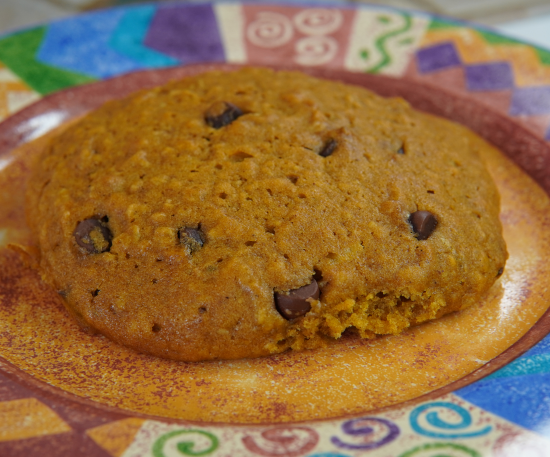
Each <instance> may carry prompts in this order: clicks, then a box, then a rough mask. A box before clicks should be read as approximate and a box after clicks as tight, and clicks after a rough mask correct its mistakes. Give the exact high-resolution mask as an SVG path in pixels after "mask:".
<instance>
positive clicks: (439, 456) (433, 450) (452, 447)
mask: <svg viewBox="0 0 550 457" xmlns="http://www.w3.org/2000/svg"><path fill="white" fill-rule="evenodd" d="M399 457H482V455H481V454H480V453H479V452H478V451H476V450H475V449H471V448H469V447H467V446H464V445H462V444H455V443H426V444H422V445H421V446H417V447H415V448H412V449H409V450H408V451H406V452H404V453H403V454H401V455H399Z"/></svg>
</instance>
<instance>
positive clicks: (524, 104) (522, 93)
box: [510, 86, 550, 116]
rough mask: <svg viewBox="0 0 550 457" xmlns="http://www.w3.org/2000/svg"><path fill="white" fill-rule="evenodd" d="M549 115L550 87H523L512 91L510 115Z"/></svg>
mask: <svg viewBox="0 0 550 457" xmlns="http://www.w3.org/2000/svg"><path fill="white" fill-rule="evenodd" d="M541 114H550V86H541V87H524V88H521V89H516V90H514V92H513V94H512V103H511V104H510V115H512V116H522V115H524V116H537V115H541Z"/></svg>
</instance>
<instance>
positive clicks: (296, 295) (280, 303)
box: [275, 279, 319, 319]
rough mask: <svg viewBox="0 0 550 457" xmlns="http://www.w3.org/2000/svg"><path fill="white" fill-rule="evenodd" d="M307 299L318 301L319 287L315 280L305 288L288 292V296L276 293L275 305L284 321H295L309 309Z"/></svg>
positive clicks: (309, 305)
mask: <svg viewBox="0 0 550 457" xmlns="http://www.w3.org/2000/svg"><path fill="white" fill-rule="evenodd" d="M309 298H314V299H315V300H318V299H319V285H318V284H317V281H315V279H313V280H312V281H311V284H308V285H307V286H303V287H300V288H298V289H293V290H290V291H289V292H288V294H280V293H277V292H276V293H275V305H276V306H277V311H279V313H281V316H283V317H284V318H285V319H295V318H297V317H300V316H303V315H304V314H306V313H308V312H309V310H310V309H311V304H310V303H309V302H308V301H307V300H308V299H309Z"/></svg>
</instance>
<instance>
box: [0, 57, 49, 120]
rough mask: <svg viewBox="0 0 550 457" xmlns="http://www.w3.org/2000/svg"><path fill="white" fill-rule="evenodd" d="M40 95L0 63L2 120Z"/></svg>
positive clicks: (0, 113) (0, 115)
mask: <svg viewBox="0 0 550 457" xmlns="http://www.w3.org/2000/svg"><path fill="white" fill-rule="evenodd" d="M39 98H40V96H39V95H38V94H37V93H36V92H34V91H33V90H32V89H30V88H29V86H27V85H26V84H25V83H24V82H23V81H21V80H20V79H19V78H18V77H17V76H16V75H14V74H13V73H12V72H11V71H10V70H9V69H8V68H6V67H5V66H4V65H2V63H0V121H2V119H4V118H6V117H8V116H9V115H10V114H13V113H14V112H16V111H18V110H19V109H21V108H23V107H24V106H26V105H28V104H29V103H31V102H33V101H35V100H38V99H39Z"/></svg>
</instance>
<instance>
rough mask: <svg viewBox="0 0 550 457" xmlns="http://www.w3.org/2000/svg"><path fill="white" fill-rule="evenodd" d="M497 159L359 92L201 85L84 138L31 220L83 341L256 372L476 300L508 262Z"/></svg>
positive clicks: (253, 83)
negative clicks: (342, 339) (92, 337)
mask: <svg viewBox="0 0 550 457" xmlns="http://www.w3.org/2000/svg"><path fill="white" fill-rule="evenodd" d="M487 147H489V146H488V145H487V144H486V143H484V142H483V141H482V140H480V139H479V138H478V137H476V136H475V135H474V134H472V133H471V132H469V131H468V130H467V129H465V128H463V127H460V126H458V125H456V124H453V123H451V122H448V121H445V120H442V119H439V118H436V117H433V116H430V115H427V114H423V113H420V112H417V111H414V110H412V109H411V108H410V107H409V106H408V105H407V103H406V102H404V101H402V100H399V99H384V98H381V97H378V96H376V95H374V94H372V93H370V92H368V91H366V90H364V89H361V88H358V87H353V86H346V85H343V84H339V83H336V82H331V81H324V80H319V79H315V78H311V77H308V76H306V75H303V74H300V73H291V72H273V71H271V70H266V69H244V70H240V71H236V72H230V73H228V72H212V73H205V74H203V75H199V76H196V77H192V78H188V79H185V80H182V81H177V82H173V83H170V84H168V85H165V86H163V87H160V88H156V89H153V90H146V91H142V92H139V93H137V94H135V95H133V96H131V97H129V98H127V99H124V100H120V101H114V102H110V103H107V104H106V105H105V106H103V107H102V108H100V109H99V110H97V111H95V112H93V113H91V114H89V115H88V116H86V117H85V118H83V119H82V120H81V121H79V122H78V123H76V124H75V125H73V126H71V127H69V128H68V129H67V130H66V131H65V132H64V133H62V134H61V135H60V136H59V137H57V138H56V139H55V140H54V141H52V142H51V144H50V145H49V147H48V148H47V149H46V150H45V151H44V154H43V156H42V157H41V160H40V166H39V167H37V168H36V170H35V171H34V174H33V177H32V179H31V182H30V185H29V189H28V195H27V203H28V205H27V214H28V220H29V225H30V226H31V228H32V229H33V231H34V233H35V237H36V240H37V244H38V245H39V248H40V252H41V260H40V268H41V272H42V276H43V277H44V279H45V280H46V281H47V282H49V283H50V284H52V286H53V287H55V288H56V289H57V290H59V291H62V293H63V297H64V300H65V302H66V306H67V308H68V309H69V311H71V312H72V314H73V315H74V316H75V317H76V318H77V319H78V320H79V322H80V323H81V325H83V326H84V327H86V328H89V329H90V330H92V331H98V332H100V333H103V334H105V335H107V336H108V337H110V338H112V339H114V340H115V341H117V342H120V343H122V344H124V345H127V346H130V347H132V348H135V349H137V350H138V351H141V352H146V353H150V354H154V355H157V356H161V357H166V358H172V359H177V360H187V361H197V360H209V359H232V358H241V357H257V356H262V355H268V354H272V353H277V352H282V351H284V350H286V349H288V348H293V349H297V350H299V349H304V348H315V347H319V346H323V345H325V344H327V343H328V342H330V341H332V340H333V339H334V338H338V337H339V336H340V335H341V334H342V332H344V331H345V330H346V329H348V328H349V329H350V331H354V332H357V333H359V334H360V336H362V337H365V338H371V337H374V336H375V335H376V334H389V333H399V332H401V331H402V330H404V329H406V328H407V327H408V326H410V325H413V324H416V323H419V322H423V321H426V320H429V319H434V318H437V317H439V316H442V315H443V314H446V313H448V312H451V311H455V310H458V309H461V308H464V307H467V306H469V305H472V304H473V303H475V302H476V301H477V300H478V299H479V298H480V297H481V296H482V295H483V294H484V293H485V292H486V291H487V290H488V289H489V287H490V286H491V285H492V284H493V282H494V281H495V280H496V278H497V277H498V276H499V274H502V268H504V265H505V261H506V257H507V254H506V247H505V244H504V241H503V239H502V234H501V232H502V230H501V225H500V222H499V220H498V213H499V196H498V193H497V190H496V187H495V185H494V183H493V181H492V179H491V177H490V175H489V173H488V171H487V170H486V169H485V166H484V165H483V163H482V161H481V160H480V158H479V157H478V154H477V150H479V149H482V148H487ZM305 291H308V292H307V293H306V292H305Z"/></svg>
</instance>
